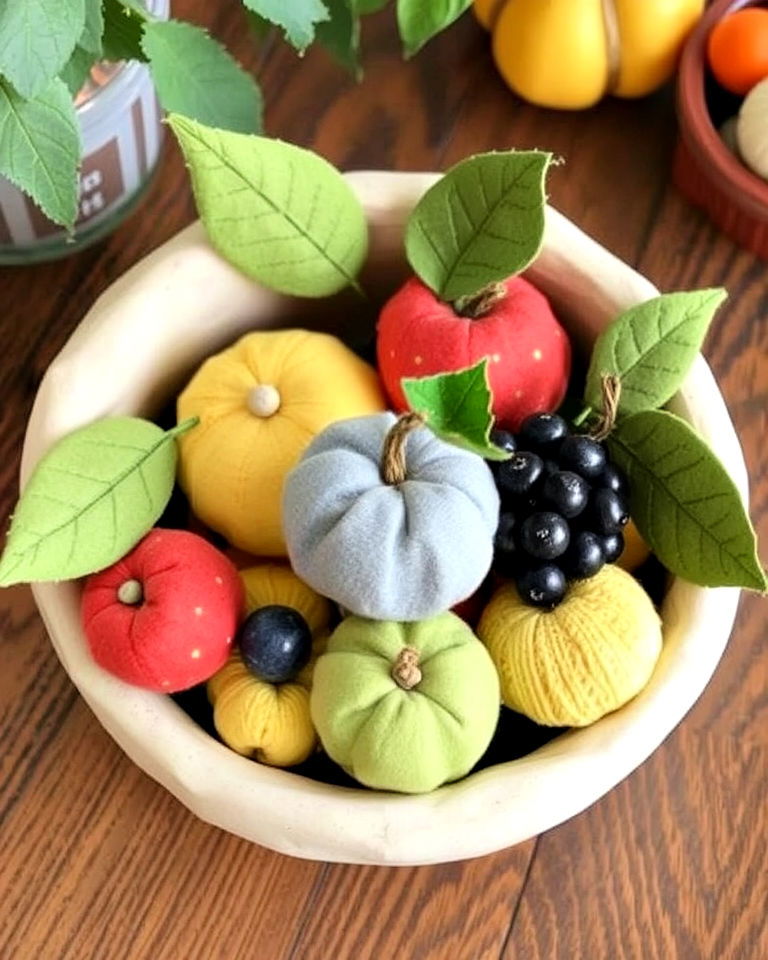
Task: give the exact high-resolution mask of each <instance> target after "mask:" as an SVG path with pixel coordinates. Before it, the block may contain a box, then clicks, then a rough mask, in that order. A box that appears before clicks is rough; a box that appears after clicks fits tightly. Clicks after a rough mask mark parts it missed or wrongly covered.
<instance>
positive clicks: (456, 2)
mask: <svg viewBox="0 0 768 960" xmlns="http://www.w3.org/2000/svg"><path fill="white" fill-rule="evenodd" d="M471 6H472V0H428V2H425V0H397V25H398V27H399V29H400V37H401V39H402V41H403V48H404V50H405V55H406V57H412V56H413V55H414V53H417V52H418V51H419V50H421V48H422V47H423V46H424V44H425V43H427V41H428V40H431V39H432V37H434V36H436V35H437V34H438V33H440V31H441V30H445V28H446V27H449V26H450V25H451V24H452V23H453V22H454V20H458V18H459V17H460V16H461V15H462V13H464V11H465V10H467V9H468V8H469V7H471Z"/></svg>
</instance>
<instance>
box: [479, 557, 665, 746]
mask: <svg viewBox="0 0 768 960" xmlns="http://www.w3.org/2000/svg"><path fill="white" fill-rule="evenodd" d="M477 634H478V636H479V637H480V639H481V640H482V641H483V642H484V643H485V644H486V646H487V647H488V650H489V652H490V654H491V657H492V659H493V662H494V663H495V664H496V669H497V670H498V671H499V677H500V680H501V696H502V699H503V701H504V703H505V704H506V705H507V706H508V707H511V709H512V710H516V711H517V712H518V713H523V714H525V715H526V716H528V717H530V718H531V719H532V720H535V721H536V723H540V724H543V725H545V726H551V727H584V726H587V725H588V724H590V723H594V721H595V720H598V719H599V718H600V717H602V716H603V715H604V714H606V713H610V712H611V711H612V710H616V709H617V708H618V707H620V706H622V705H623V704H625V703H626V702H627V701H628V700H631V699H632V697H634V696H635V695H636V694H637V693H639V692H640V690H642V689H643V687H644V686H645V685H646V683H647V682H648V680H649V679H650V676H651V674H652V672H653V668H654V666H655V665H656V661H657V660H658V658H659V654H660V652H661V621H660V620H659V617H658V614H657V613H656V610H655V609H654V607H653V604H652V603H651V600H650V598H649V597H648V595H647V594H646V592H645V591H644V590H643V588H642V587H641V586H640V585H639V584H638V583H637V581H636V580H635V579H633V577H631V576H630V575H629V574H628V573H625V572H624V571H623V570H620V569H619V568H618V567H616V566H614V565H613V564H606V566H604V567H603V569H602V570H601V571H600V572H599V573H598V574H597V575H596V576H594V577H592V578H591V579H590V580H582V581H578V582H576V583H573V584H571V586H570V587H569V589H568V593H567V595H566V598H565V600H563V601H562V603H560V604H559V605H558V606H556V607H555V608H554V609H553V610H542V609H540V608H538V607H531V606H528V605H527V604H525V603H523V601H522V600H521V599H520V597H519V595H518V593H517V591H516V590H515V588H514V587H513V586H512V585H511V584H507V585H504V586H503V587H501V588H500V589H499V590H498V591H497V592H496V593H495V594H494V596H493V597H492V599H491V601H490V603H489V604H488V606H487V607H486V609H485V611H484V612H483V615H482V617H481V619H480V623H479V625H478V628H477Z"/></svg>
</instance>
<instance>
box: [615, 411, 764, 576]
mask: <svg viewBox="0 0 768 960" xmlns="http://www.w3.org/2000/svg"><path fill="white" fill-rule="evenodd" d="M608 446H609V449H610V452H611V456H612V457H613V459H614V460H615V462H616V463H617V464H618V465H619V467H620V468H621V469H623V470H624V472H625V473H626V475H627V477H628V479H629V485H630V490H631V510H630V512H631V515H632V518H633V519H634V521H635V523H636V524H637V527H638V529H639V531H640V533H641V534H642V536H643V538H644V539H645V541H646V542H647V543H648V544H649V546H650V547H651V549H652V550H653V552H654V553H655V554H656V555H657V556H658V558H659V560H661V562H662V563H663V564H664V566H665V567H667V569H668V570H671V571H672V572H673V573H676V574H678V575H679V576H681V577H683V578H684V579H686V580H689V581H690V582H691V583H697V584H699V585H701V586H704V587H723V586H737V587H747V588H749V589H751V590H765V589H766V587H768V581H767V580H766V576H765V573H764V572H763V569H762V567H761V566H760V563H759V560H758V558H757V552H756V549H757V547H756V539H755V532H754V530H753V529H752V525H751V523H750V521H749V517H748V515H747V512H746V510H745V509H744V505H743V503H742V501H741V497H740V496H739V492H738V490H737V489H736V486H735V484H734V482H733V480H731V478H730V476H729V475H728V473H727V472H726V470H725V468H724V467H723V465H722V464H721V463H720V461H719V460H718V459H717V457H716V456H715V455H714V454H713V453H712V451H711V450H710V449H709V447H708V446H707V445H706V444H705V443H704V441H703V440H702V439H701V437H699V435H698V434H697V433H696V432H695V431H694V430H693V429H692V428H691V427H690V426H689V425H688V424H687V423H686V422H685V421H684V420H681V419H680V418H679V417H676V416H674V414H671V413H668V412H667V411H666V410H643V411H640V412H639V413H635V414H632V415H631V416H629V417H627V418H626V419H624V420H621V421H620V422H619V423H618V425H617V426H616V427H615V429H614V431H613V433H611V435H610V436H609V437H608Z"/></svg>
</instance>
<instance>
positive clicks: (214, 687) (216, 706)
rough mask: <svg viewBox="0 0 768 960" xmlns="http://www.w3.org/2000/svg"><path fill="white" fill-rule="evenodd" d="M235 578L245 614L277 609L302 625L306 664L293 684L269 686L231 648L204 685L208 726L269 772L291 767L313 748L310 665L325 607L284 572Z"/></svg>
mask: <svg viewBox="0 0 768 960" xmlns="http://www.w3.org/2000/svg"><path fill="white" fill-rule="evenodd" d="M240 577H241V579H242V582H243V586H244V588H245V597H246V611H247V613H248V614H251V615H253V614H254V613H257V612H258V611H263V610H270V609H272V610H274V609H275V608H282V609H284V610H290V611H292V612H293V613H294V616H295V618H297V619H300V620H302V621H303V622H304V623H305V624H306V627H307V628H308V630H309V632H310V633H311V636H312V659H311V660H310V662H309V664H308V665H307V666H306V667H305V668H304V669H303V670H302V671H301V672H300V673H299V675H298V676H297V677H295V678H294V679H293V680H291V681H288V682H286V683H270V682H268V681H265V680H263V679H260V678H259V677H257V676H256V675H255V674H254V672H253V671H252V670H251V669H249V667H247V666H246V664H245V662H244V660H243V656H242V652H241V650H240V649H239V647H236V648H235V649H233V651H232V653H231V655H230V657H229V660H228V661H227V663H226V664H225V665H224V666H223V667H222V668H221V669H220V670H219V671H218V673H216V675H215V676H213V677H211V679H210V680H209V681H208V697H209V699H210V701H211V704H212V706H213V722H214V725H215V727H216V730H217V731H218V733H219V736H220V737H221V738H222V740H223V741H224V742H225V743H226V744H227V745H228V746H229V747H231V748H232V749H233V750H235V751H237V753H240V754H242V755H244V756H248V757H253V758H254V759H256V760H258V761H260V762H261V763H266V764H270V765H272V766H277V767H290V766H294V765H295V764H297V763H302V762H303V761H304V760H306V759H307V757H309V756H310V754H311V753H312V752H313V750H314V749H315V747H316V745H317V735H316V734H315V729H314V726H313V724H312V720H311V718H310V713H309V688H310V685H311V681H312V671H313V670H314V664H315V660H316V658H317V656H318V655H319V654H320V653H321V652H322V651H323V650H324V649H325V644H326V641H327V638H328V625H329V623H330V617H331V605H330V603H329V602H328V601H327V600H326V599H325V598H324V597H320V596H318V595H317V594H316V593H315V592H314V591H313V590H311V589H310V588H309V587H308V586H307V585H306V584H305V583H302V582H301V580H299V578H298V577H297V576H296V575H295V574H294V573H293V572H292V571H291V570H290V569H289V568H288V567H285V566H279V565H277V564H263V565H260V566H256V567H249V568H248V569H247V570H242V571H241V572H240ZM239 640H240V635H238V641H239Z"/></svg>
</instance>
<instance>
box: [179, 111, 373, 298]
mask: <svg viewBox="0 0 768 960" xmlns="http://www.w3.org/2000/svg"><path fill="white" fill-rule="evenodd" d="M168 123H169V124H170V126H171V128H172V129H173V132H174V133H175V134H176V137H177V138H178V141H179V143H180V144H181V149H182V151H183V152H184V156H185V158H186V161H187V165H188V166H189V168H190V171H191V174H192V188H193V190H194V193H195V200H196V202H197V209H198V212H199V214H200V217H201V218H202V221H203V224H204V225H205V229H206V231H207V233H208V237H209V239H210V241H211V243H212V244H213V246H214V247H215V248H216V250H218V251H219V253H220V254H221V255H222V256H223V257H224V258H225V259H226V260H228V261H229V262H230V263H232V264H233V265H234V266H236V267H237V268H238V269H239V270H242V271H243V273H245V274H247V275H248V276H249V277H253V279H254V280H258V281H259V283H262V284H263V285H264V286H266V287H271V288H272V289H273V290H279V291H280V292H281V293H289V294H294V295H295V296H305V297H325V296H328V295H330V294H332V293H335V292H336V291H337V290H340V289H342V288H343V287H345V286H347V285H348V284H352V286H355V287H357V282H356V280H355V278H356V276H357V274H358V272H359V270H360V268H361V266H362V265H363V261H364V260H365V255H366V252H367V247H368V227H367V224H366V220H365V214H364V212H363V208H362V206H361V205H360V201H359V200H358V199H357V197H356V195H355V194H354V192H353V191H352V188H351V187H350V186H349V184H348V183H347V181H346V180H345V179H344V178H343V177H342V175H341V174H340V173H339V171H338V170H336V169H335V168H334V167H332V166H331V165H330V164H329V163H328V162H327V161H325V160H323V159H322V157H319V156H317V154H315V153H311V152H310V151H309V150H302V149H301V148H300V147H295V146H292V145H291V144H289V143H282V142H281V141H280V140H270V139H267V138H266V137H254V136H246V135H244V134H241V133H231V132H229V131H226V130H214V129H211V128H210V127H204V126H202V125H201V124H199V123H196V122H195V121H194V120H189V119H188V118H187V117H182V116H179V115H178V114H173V115H172V116H170V117H169V118H168Z"/></svg>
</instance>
